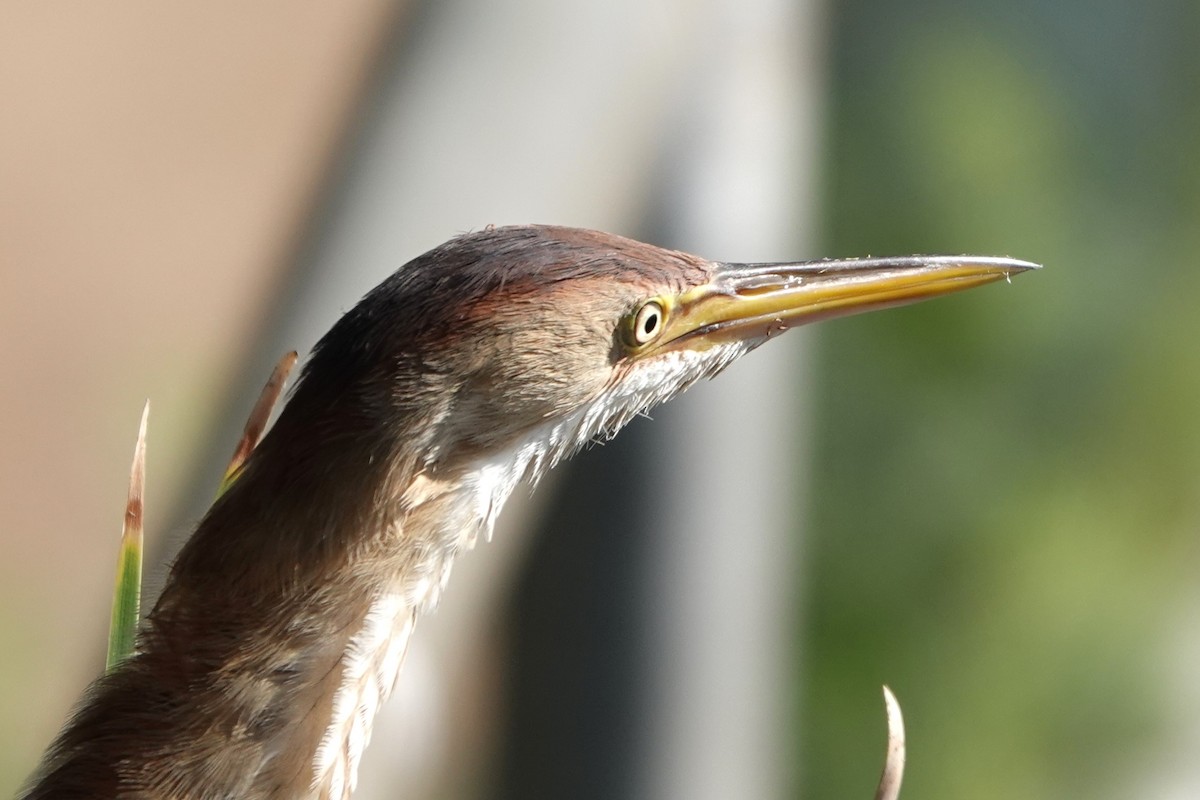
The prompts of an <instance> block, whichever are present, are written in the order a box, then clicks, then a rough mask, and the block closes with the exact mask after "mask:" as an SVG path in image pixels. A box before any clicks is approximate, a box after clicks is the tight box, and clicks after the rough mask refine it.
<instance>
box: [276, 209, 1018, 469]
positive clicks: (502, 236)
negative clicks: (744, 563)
mask: <svg viewBox="0 0 1200 800" xmlns="http://www.w3.org/2000/svg"><path fill="white" fill-rule="evenodd" d="M1033 266H1035V265H1032V264H1029V263H1027V262H1022V261H1015V260H1011V259H1002V258H976V257H957V256H953V257H947V256H939V257H919V256H912V257H905V258H890V259H889V258H885V259H863V260H841V261H837V260H827V261H806V262H787V263H773V264H729V263H721V262H713V261H708V260H705V259H702V258H699V257H696V256H692V255H688V254H686V253H681V252H676V251H671V250H665V249H661V248H658V247H654V246H651V245H647V244H643V243H640V242H636V241H632V240H630V239H625V238H622V237H619V236H613V235H610V234H605V233H600V232H597V231H590V230H580V229H572V228H560V227H546V226H522V227H502V228H490V229H487V230H483V231H479V232H476V233H470V234H466V235H463V236H460V237H458V238H456V239H453V240H451V241H449V242H447V243H446V244H444V245H442V246H441V247H438V248H436V249H434V250H431V251H429V252H427V253H425V254H424V255H422V256H419V257H418V258H416V259H415V260H413V261H412V262H410V263H409V264H407V265H406V266H404V267H402V268H401V269H400V270H398V271H397V272H396V273H395V274H394V275H393V276H392V277H391V278H389V279H388V280H386V281H385V282H384V283H383V284H381V285H380V286H379V287H377V288H376V289H375V290H374V291H372V292H371V293H370V294H368V295H367V296H366V297H365V298H364V299H363V301H362V302H361V303H360V304H359V305H358V306H356V307H355V308H354V309H353V310H352V311H351V312H349V313H348V314H347V315H346V316H344V317H343V318H342V320H341V321H340V322H339V323H338V324H337V325H336V326H335V327H334V328H333V329H332V330H331V331H330V333H329V334H328V335H327V336H326V337H325V338H324V339H323V340H322V341H321V342H320V343H319V345H318V346H317V348H316V350H315V352H314V355H313V358H312V359H311V361H310V363H309V365H308V368H307V370H306V375H305V378H304V380H303V381H302V384H301V387H300V390H299V391H298V393H297V397H296V400H297V401H302V402H301V403H300V405H302V406H306V407H317V408H329V409H336V411H337V412H338V418H339V420H342V421H343V422H344V420H345V418H346V411H347V410H348V409H351V410H353V412H354V414H355V415H357V418H358V421H359V422H360V423H361V425H362V426H363V429H364V430H369V431H371V432H372V433H373V435H377V434H378V433H379V431H388V432H390V433H391V434H392V435H391V436H387V437H384V438H392V439H395V438H398V440H400V441H402V442H403V443H404V446H405V447H406V448H407V449H408V450H410V451H412V452H413V453H414V455H415V457H416V458H417V464H416V466H417V467H418V468H419V469H426V470H430V471H433V472H436V471H438V470H441V469H444V468H447V466H448V465H451V464H461V463H464V459H465V460H466V461H472V460H477V459H479V458H486V457H487V456H488V455H489V454H492V453H496V452H499V451H504V452H506V453H507V452H513V451H516V452H520V451H521V448H525V450H526V458H525V459H524V464H525V465H526V466H529V467H530V468H531V475H530V476H531V477H536V476H537V475H538V474H540V473H541V472H542V471H543V470H544V469H546V468H548V467H549V466H551V465H553V464H554V463H555V462H557V461H558V460H560V459H561V458H564V457H566V456H568V455H570V454H571V453H572V452H574V450H575V449H577V448H578V447H580V446H581V445H583V444H585V443H587V442H588V441H590V440H592V439H594V438H597V437H606V436H611V435H612V434H614V433H615V432H616V431H617V430H618V429H619V428H621V427H622V426H623V425H624V424H625V423H626V422H628V421H629V420H630V419H632V418H633V417H634V416H636V415H637V414H638V413H641V412H642V411H644V410H646V409H647V408H649V407H651V406H653V405H656V404H657V403H660V402H662V401H664V400H667V399H669V398H670V397H672V396H674V395H675V394H677V393H679V392H680V391H682V390H684V389H685V388H687V387H688V386H690V385H691V384H692V383H694V382H695V381H697V380H699V379H700V378H706V377H711V376H713V375H715V374H717V373H718V372H720V371H721V370H722V369H724V368H725V367H726V366H728V365H729V364H730V363H731V362H732V361H734V360H735V359H736V358H738V357H739V356H741V355H742V354H744V353H746V352H747V351H749V350H751V349H753V348H755V347H757V346H759V345H760V344H762V343H763V342H765V341H766V340H767V339H768V338H770V337H772V336H774V335H777V334H779V333H781V332H783V331H785V330H787V329H788V328H790V327H794V326H796V325H800V324H803V323H806V322H811V321H815V320H820V319H826V318H830V317H837V316H843V315H847V314H851V313H855V312H859V311H866V310H870V309H876V308H882V307H886V306H893V305H900V304H904V303H910V302H914V301H917V300H921V299H925V298H929V297H934V296H937V295H941V294H946V293H949V292H953V291H957V290H960V289H966V288H969V287H972V286H977V285H980V284H983V283H988V282H990V281H995V280H998V279H1001V278H1005V277H1007V276H1009V275H1012V274H1013V273H1016V272H1021V271H1024V270H1026V269H1029V268H1031V267H1033ZM318 376H319V378H318ZM310 390H311V391H310ZM306 393H311V394H312V395H314V397H313V398H312V399H311V400H310V399H309V398H308V397H307V394H306ZM293 405H296V403H293ZM330 427H331V429H332V426H330ZM338 430H341V431H345V430H347V428H346V426H345V425H340V426H339V427H338ZM519 477H520V476H518V478H519Z"/></svg>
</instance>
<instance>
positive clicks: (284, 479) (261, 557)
mask: <svg viewBox="0 0 1200 800" xmlns="http://www.w3.org/2000/svg"><path fill="white" fill-rule="evenodd" d="M268 438H270V437H268ZM285 439H286V437H284V438H281V437H278V436H277V437H275V441H274V443H272V444H268V442H267V441H266V440H264V442H263V445H267V446H266V447H265V448H263V449H262V451H261V452H258V453H256V454H255V456H254V457H252V458H251V460H250V461H249V462H248V463H247V466H246V469H245V471H244V472H243V474H242V476H241V477H240V478H239V479H238V481H237V482H236V483H235V484H234V485H233V486H232V487H231V488H230V490H229V491H228V492H227V493H226V494H225V495H224V496H223V497H222V498H221V499H220V500H219V501H218V502H217V504H216V505H214V507H213V508H212V509H211V510H210V512H209V514H208V515H207V516H206V517H205V519H204V520H203V521H202V522H201V524H200V526H199V527H198V529H197V531H196V533H195V534H194V535H193V537H192V538H191V539H190V540H189V542H188V543H187V544H186V545H185V547H184V548H183V550H182V551H181V553H180V556H179V558H178V560H177V562H176V564H175V566H174V568H173V569H172V572H171V575H170V577H169V579H168V582H167V585H166V587H165V589H164V591H163V594H162V596H161V597H160V599H159V601H158V603H157V604H156V606H155V608H154V611H153V612H152V613H151V614H150V616H149V618H148V620H147V623H146V625H145V626H144V628H143V631H142V633H141V636H140V638H139V652H138V654H137V655H136V656H134V657H133V658H131V659H129V660H128V661H126V662H125V663H124V664H123V665H122V666H121V667H120V668H118V669H117V670H115V671H114V672H112V673H110V674H109V675H107V676H105V677H104V678H103V679H101V681H99V682H98V683H97V684H96V686H95V687H93V690H92V692H91V693H90V695H89V697H88V699H87V700H86V701H85V703H84V705H83V706H82V707H81V709H80V710H79V712H78V714H77V715H76V716H75V717H74V718H73V720H72V722H71V723H70V724H69V725H68V727H67V728H66V729H65V730H64V731H63V733H62V734H61V735H60V737H59V739H58V741H57V742H56V744H55V745H54V746H53V747H52V749H51V752H50V753H49V754H48V756H47V758H46V760H45V761H44V762H43V765H42V767H41V769H40V770H39V775H38V778H37V782H36V783H35V784H34V785H33V786H32V787H31V788H30V790H29V792H28V794H27V796H28V797H30V798H41V797H59V796H75V794H72V792H75V793H76V794H78V796H94V797H118V796H126V795H128V796H135V795H136V796H139V797H148V798H155V797H179V796H196V797H200V796H205V797H216V796H222V797H226V796H228V797H243V798H284V797H287V798H310V797H312V798H317V797H320V798H326V797H329V798H342V797H348V796H349V793H350V791H351V790H352V788H353V786H354V783H355V776H356V773H357V769H358V764H359V759H360V757H361V754H362V752H363V749H364V748H365V747H366V744H367V740H368V739H369V737H370V731H371V726H372V722H373V719H374V716H375V713H376V711H377V710H378V709H379V707H380V705H381V704H382V703H383V701H384V700H385V699H386V698H387V696H388V694H389V693H390V692H391V689H392V686H393V683H394V681H395V678H396V675H397V673H398V671H399V669H400V666H401V663H402V662H403V660H404V656H405V652H406V649H407V644H408V641H409V638H410V636H411V634H412V631H413V627H414V625H415V622H416V619H417V617H418V616H419V614H420V613H421V612H422V611H424V610H426V609H428V608H430V607H431V606H433V605H434V604H435V603H436V601H437V598H438V595H439V594H440V591H441V587H442V586H443V584H444V582H445V580H446V578H447V576H448V574H449V570H450V566H451V564H452V563H453V560H454V557H455V556H456V555H457V553H459V552H460V551H461V550H462V549H464V548H465V547H468V546H469V545H470V544H471V543H473V541H474V538H475V534H476V533H477V531H478V529H479V527H480V525H481V524H483V522H484V519H483V517H482V516H481V514H480V509H481V508H486V505H485V504H481V503H479V502H477V501H476V500H475V497H474V492H475V488H474V487H475V486H476V485H478V483H479V482H478V481H477V480H475V479H474V478H473V474H472V472H471V470H469V469H468V470H461V471H459V472H458V473H456V474H455V475H453V476H447V477H442V478H435V477H431V476H430V475H428V474H426V473H423V472H420V471H419V470H417V469H414V468H413V465H414V463H415V461H414V460H413V459H412V458H408V457H406V456H405V455H404V453H403V452H400V451H396V452H387V451H386V448H383V449H381V445H380V444H379V443H378V440H374V441H367V440H363V441H362V442H361V443H359V444H352V445H348V444H346V443H342V444H341V445H339V447H337V448H336V449H330V450H328V451H327V452H325V453H323V454H318V453H312V454H308V453H300V452H295V451H290V450H289V448H287V447H286V446H283V445H282V444H281V442H284V441H285ZM260 447H263V446H262V445H260ZM310 456H311V457H312V458H318V457H319V458H324V459H325V461H324V462H323V463H324V465H325V467H326V468H328V469H331V470H335V471H337V470H344V472H340V473H338V472H335V473H334V474H340V475H350V476H357V479H345V480H338V481H330V480H329V479H328V475H321V474H320V473H315V472H313V470H311V469H309V468H308V466H307V464H309V463H311V462H310V461H309V457H310ZM331 484H332V485H333V486H335V487H336V488H332V487H331Z"/></svg>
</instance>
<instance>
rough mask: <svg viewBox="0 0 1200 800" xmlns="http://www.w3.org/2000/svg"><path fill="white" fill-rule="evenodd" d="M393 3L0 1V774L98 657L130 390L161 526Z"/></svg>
mask: <svg viewBox="0 0 1200 800" xmlns="http://www.w3.org/2000/svg"><path fill="white" fill-rule="evenodd" d="M398 11H399V8H398V7H397V6H396V4H394V3H381V2H363V3H358V2H352V3H344V4H337V5H335V4H320V3H311V4H304V5H303V6H296V5H293V4H291V3H260V4H254V5H253V6H246V5H243V4H238V3H216V4H208V5H194V6H177V7H174V8H170V9H168V8H165V7H162V6H159V5H157V4H154V3H115V4H105V5H104V6H89V7H82V6H76V5H73V4H63V3H45V4H31V5H20V4H7V5H6V6H5V8H4V9H3V10H0V18H2V19H3V22H2V23H0V97H2V98H3V107H4V110H3V112H2V113H0V365H2V366H3V375H4V378H3V391H2V392H0V404H2V406H0V443H2V444H0V450H2V451H3V453H4V456H3V458H2V459H0V471H2V472H0V486H3V488H2V489H0V509H2V510H3V511H2V513H3V520H2V522H0V529H2V531H3V539H4V547H5V551H6V553H7V555H6V557H5V558H3V559H2V560H0V565H2V566H0V569H2V570H3V573H4V578H3V580H2V581H0V583H2V585H3V587H4V588H3V589H2V590H0V591H2V592H3V600H2V601H0V608H3V617H2V619H0V625H2V629H3V639H4V641H5V646H4V657H3V659H2V660H0V664H2V665H3V667H2V668H3V675H4V684H5V686H6V687H7V688H6V689H5V690H4V691H3V692H0V718H2V719H3V722H0V730H3V732H4V733H3V736H4V746H3V747H0V751H2V753H3V754H2V755H0V776H2V778H0V780H2V785H3V787H4V789H6V790H8V791H7V792H4V793H5V794H7V793H9V792H11V791H12V790H13V789H14V788H15V786H16V783H17V781H18V780H19V779H20V778H21V777H22V774H23V773H24V772H27V771H28V770H29V768H30V766H31V765H32V764H33V763H34V762H35V760H36V758H37V753H38V751H39V750H40V749H42V748H43V746H44V745H45V744H46V742H48V741H49V738H50V737H51V736H52V734H53V731H54V730H55V728H56V727H57V726H58V725H59V724H60V722H61V719H60V718H62V717H63V716H64V715H65V713H66V711H67V710H68V709H69V707H70V704H71V703H73V702H74V697H75V696H76V695H78V693H79V691H80V689H81V688H82V687H83V686H84V685H85V684H86V682H87V681H89V680H90V679H91V678H92V677H93V676H94V675H95V674H96V667H97V663H98V662H97V661H96V658H97V655H98V654H99V653H100V652H101V649H102V647H103V636H104V627H105V623H104V614H105V612H104V610H103V605H104V600H103V598H104V596H105V595H106V594H107V593H108V592H109V590H110V586H111V581H112V577H113V576H112V574H110V573H112V568H113V566H114V564H115V562H113V553H114V552H115V551H114V550H113V545H114V543H115V542H116V541H117V536H118V535H119V533H118V531H119V527H120V520H121V514H122V506H121V502H122V501H121V497H122V494H123V493H124V491H125V490H124V489H123V488H122V486H123V485H124V484H125V482H126V480H127V474H123V473H126V471H127V464H126V465H124V466H123V462H127V461H128V460H129V457H130V455H131V453H132V451H131V450H130V447H131V445H132V439H131V438H130V437H131V435H132V434H135V433H136V425H137V413H138V406H139V404H140V403H141V402H142V400H143V399H144V398H145V397H149V398H151V400H152V416H151V420H152V422H151V433H150V444H149V448H150V449H149V475H150V477H149V479H148V480H149V492H150V499H149V503H148V512H147V516H148V525H149V528H150V530H151V531H152V533H151V536H152V537H156V538H158V539H160V540H161V538H162V537H163V536H164V534H165V533H166V532H165V531H164V530H163V526H164V525H166V524H167V523H168V520H169V516H168V514H169V513H170V512H171V510H172V503H178V502H179V501H178V500H176V499H174V498H177V497H178V496H179V493H180V491H181V489H182V487H183V485H184V482H185V481H186V480H187V479H188V477H189V470H192V469H194V467H195V465H196V461H197V458H198V454H199V453H200V443H201V441H202V440H203V438H204V437H205V436H206V435H207V432H208V431H209V430H210V429H211V426H212V425H213V424H214V422H215V420H216V419H217V418H218V416H219V415H220V414H221V413H222V412H221V407H220V406H221V403H222V400H223V398H224V397H225V396H226V395H227V394H228V393H229V392H230V390H231V385H232V382H233V380H234V376H236V375H237V374H238V370H239V369H240V363H241V360H242V359H244V358H245V352H246V348H245V345H244V343H245V342H246V341H247V339H249V338H252V337H254V336H255V334H256V332H257V331H258V330H259V329H260V328H261V327H262V326H263V324H264V322H263V320H264V316H265V315H268V314H269V313H270V308H271V297H272V295H273V294H274V293H275V292H276V290H277V287H278V283H279V282H280V281H281V280H282V274H283V273H282V270H283V269H284V267H285V266H286V265H287V262H288V258H289V255H290V253H291V252H292V249H293V246H294V242H295V240H296V234H297V229H298V228H299V227H300V226H302V225H303V223H304V220H305V218H306V214H308V213H309V211H310V209H311V208H312V205H313V202H314V199H313V198H314V194H315V192H316V191H317V187H318V186H319V185H320V184H321V181H322V180H323V178H324V176H325V174H326V172H327V171H328V169H329V166H328V164H329V161H330V159H331V157H332V156H333V154H334V153H335V152H336V150H337V145H338V142H339V140H340V138H341V137H342V136H343V135H344V134H345V131H346V128H347V125H348V121H347V120H348V118H349V115H350V114H351V113H352V112H353V109H354V107H355V103H356V102H357V101H358V99H359V98H360V97H361V96H362V92H363V85H364V81H365V80H366V79H367V76H368V75H369V74H370V71H371V69H372V68H373V65H374V64H375V62H376V60H377V58H378V51H379V47H380V40H381V31H386V30H387V28H388V25H389V24H390V22H391V21H392V19H393V18H394V16H395V15H396V14H397V13H398ZM178 533H179V534H180V535H182V534H183V533H184V531H180V532H178ZM152 541H153V540H152ZM151 548H152V550H151V552H152V553H156V554H159V555H161V554H162V551H163V547H162V545H161V543H159V544H152V545H151Z"/></svg>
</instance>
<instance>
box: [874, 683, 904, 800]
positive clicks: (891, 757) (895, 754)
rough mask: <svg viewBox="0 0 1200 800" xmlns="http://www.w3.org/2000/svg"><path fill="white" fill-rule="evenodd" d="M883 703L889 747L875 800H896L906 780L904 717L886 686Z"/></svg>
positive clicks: (894, 697) (898, 704)
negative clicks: (885, 711) (902, 782)
mask: <svg viewBox="0 0 1200 800" xmlns="http://www.w3.org/2000/svg"><path fill="white" fill-rule="evenodd" d="M883 702H884V704H885V705H886V706H887V723H888V747H887V759H886V760H885V761H884V763H883V774H882V775H880V776H879V787H878V788H877V789H876V790H875V800H896V799H897V798H898V797H899V796H900V783H901V781H903V780H904V756H905V751H904V716H903V715H902V714H901V713H900V703H899V702H898V701H897V700H896V695H894V694H892V690H891V689H889V688H888V687H886V686H884V687H883Z"/></svg>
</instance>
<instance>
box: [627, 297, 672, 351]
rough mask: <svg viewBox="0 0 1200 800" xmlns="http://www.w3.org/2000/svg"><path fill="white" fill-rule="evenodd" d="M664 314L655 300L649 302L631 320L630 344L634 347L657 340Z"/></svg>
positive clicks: (660, 305)
mask: <svg viewBox="0 0 1200 800" xmlns="http://www.w3.org/2000/svg"><path fill="white" fill-rule="evenodd" d="M665 317H666V312H665V311H663V307H662V304H661V303H659V302H658V301H657V300H650V301H648V302H647V303H646V304H645V305H643V306H642V307H641V308H639V309H638V312H637V314H636V315H635V316H634V318H633V331H632V334H633V335H632V336H631V339H632V341H631V342H630V344H632V345H634V346H635V347H636V346H639V345H643V344H646V343H647V342H651V341H653V340H654V339H657V338H658V335H659V334H660V333H662V329H663V321H664V319H665Z"/></svg>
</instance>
